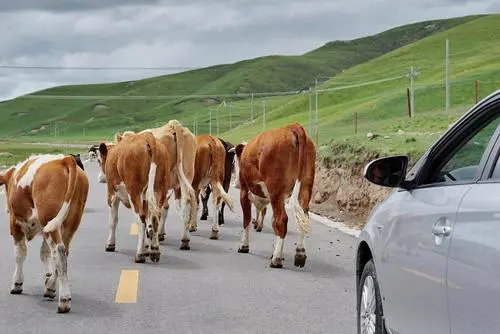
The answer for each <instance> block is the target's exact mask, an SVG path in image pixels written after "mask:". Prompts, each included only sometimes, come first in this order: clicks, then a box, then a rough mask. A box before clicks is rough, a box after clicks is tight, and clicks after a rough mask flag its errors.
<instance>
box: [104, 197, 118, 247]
mask: <svg viewBox="0 0 500 334" xmlns="http://www.w3.org/2000/svg"><path fill="white" fill-rule="evenodd" d="M119 205H120V200H119V199H118V197H117V196H116V195H115V196H114V197H113V199H112V200H111V203H110V206H109V235H108V240H107V241H106V252H114V251H115V247H116V226H117V225H118V207H119Z"/></svg>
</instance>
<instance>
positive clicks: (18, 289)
mask: <svg viewBox="0 0 500 334" xmlns="http://www.w3.org/2000/svg"><path fill="white" fill-rule="evenodd" d="M21 293H23V283H14V287H13V288H12V289H11V290H10V294H11V295H20V294H21Z"/></svg>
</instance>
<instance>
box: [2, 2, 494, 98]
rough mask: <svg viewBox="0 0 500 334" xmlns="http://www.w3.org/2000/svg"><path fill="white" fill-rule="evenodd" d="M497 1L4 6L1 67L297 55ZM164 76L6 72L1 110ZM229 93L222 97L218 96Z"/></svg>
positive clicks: (483, 8)
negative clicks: (26, 99) (62, 91)
mask: <svg viewBox="0 0 500 334" xmlns="http://www.w3.org/2000/svg"><path fill="white" fill-rule="evenodd" d="M499 3H500V1H499V0H483V1H482V0H475V1H474V0H471V1H468V0H354V1H353V0H336V1H333V0H301V1H298V0H253V1H251V0H169V1H160V0H12V1H7V0H5V1H4V0H1V1H0V36H2V37H1V38H0V65H27V66H132V67H136V66H145V67H165V66H189V67H191V66H194V67H198V66H207V65H213V64H219V63H229V62H234V61H238V60H242V59H247V58H253V57H257V56H264V55H269V54H301V53H304V52H307V51H309V50H311V49H313V48H317V47H319V46H321V45H323V44H324V43H325V42H328V41H331V40H338V39H352V38H356V37H361V36H364V35H371V34H375V33H378V32H381V31H383V30H385V29H388V28H391V27H394V26H397V25H402V24H407V23H411V22H417V21H422V20H427V19H436V18H447V17H454V16H464V15H470V14H481V13H491V12H494V11H500V5H499ZM165 73H166V72H165V71H151V70H146V71H125V70H123V71H116V70H115V71H76V70H72V71H70V70H64V71H60V70H59V71H54V70H52V71H45V70H44V71H42V70H17V69H16V70H11V69H9V70H7V69H0V100H3V99H6V98H12V97H15V96H18V95H22V94H25V93H28V92H33V91H36V90H39V89H42V88H47V87H51V86H55V85H60V84H72V83H94V82H109V81H124V80H132V79H138V78H142V77H147V76H153V75H161V74H165ZM221 93H223V92H221Z"/></svg>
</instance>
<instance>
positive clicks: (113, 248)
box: [106, 244, 115, 252]
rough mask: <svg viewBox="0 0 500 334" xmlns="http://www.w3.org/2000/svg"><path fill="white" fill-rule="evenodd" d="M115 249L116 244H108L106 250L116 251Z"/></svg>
mask: <svg viewBox="0 0 500 334" xmlns="http://www.w3.org/2000/svg"><path fill="white" fill-rule="evenodd" d="M114 251H115V245H114V244H113V245H106V252H114Z"/></svg>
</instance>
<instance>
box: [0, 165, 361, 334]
mask: <svg viewBox="0 0 500 334" xmlns="http://www.w3.org/2000/svg"><path fill="white" fill-rule="evenodd" d="M86 172H87V174H88V175H89V180H90V193H89V198H88V202H87V206H86V210H85V213H84V216H83V221H82V223H81V225H80V228H79V230H78V231H77V233H76V235H75V237H74V239H73V243H72V245H71V249H70V256H69V263H68V267H69V268H68V275H69V279H70V287H71V291H72V309H71V312H70V313H67V314H57V313H56V310H57V301H47V300H44V299H43V282H44V275H43V266H42V262H41V261H40V255H39V254H40V246H41V238H40V237H37V238H35V239H34V240H32V241H31V242H30V243H29V244H28V257H27V259H26V261H25V265H24V291H23V294H21V295H11V294H10V293H9V291H10V284H11V278H12V274H13V271H14V263H15V259H14V249H13V241H12V238H11V236H10V233H9V226H8V225H9V224H8V220H7V215H6V213H5V197H4V196H1V199H0V210H1V211H0V221H1V222H2V223H1V224H0V251H1V254H3V260H2V261H0V333H2V334H7V333H21V332H22V333H44V334H47V333H71V334H77V333H101V334H105V333H135V334H138V333H175V334H179V333H287V334H292V333H354V332H355V331H356V327H355V289H354V285H355V283H354V282H355V276H354V261H353V259H354V244H355V238H354V237H352V236H349V235H346V234H342V233H340V232H338V231H337V230H335V229H333V228H330V227H327V226H325V225H323V224H320V223H318V222H313V229H312V233H311V234H310V235H309V237H308V238H307V239H306V249H307V256H308V257H307V263H306V266H305V267H304V268H296V267H294V265H293V256H294V252H295V247H294V243H295V242H296V241H297V233H296V229H295V224H294V222H293V219H290V222H289V228H288V230H289V233H288V235H287V238H286V240H285V251H284V252H285V261H284V263H283V268H282V269H272V268H270V267H269V266H268V263H269V256H270V255H271V253H272V240H273V231H272V228H271V222H270V216H271V214H272V210H268V214H267V216H266V220H265V227H264V230H263V231H262V232H261V233H257V232H255V231H254V230H252V232H251V234H250V253H249V254H239V253H237V249H238V244H239V241H240V235H241V232H242V228H241V208H240V206H239V195H238V192H237V190H235V189H231V191H230V194H231V195H232V196H233V198H234V199H235V203H236V204H237V207H236V213H235V214H233V213H231V212H230V211H229V210H228V209H227V208H226V211H225V212H226V224H225V225H222V226H221V232H220V239H219V240H210V239H209V235H210V219H211V217H209V218H208V219H209V220H208V221H200V222H199V224H198V231H197V232H194V233H193V234H192V237H191V250H190V251H181V250H179V245H180V231H181V220H180V216H179V214H178V213H177V212H176V210H175V205H171V210H170V213H169V216H168V220H167V240H166V241H165V242H163V245H162V246H161V252H162V253H161V258H160V262H159V263H151V262H150V261H149V259H148V262H147V263H146V264H135V263H134V261H133V260H134V254H135V249H136V245H137V238H136V237H135V236H133V235H131V234H130V233H131V225H132V224H133V223H134V216H133V215H132V212H131V211H129V210H127V209H126V208H124V207H123V206H120V211H119V219H120V221H119V224H118V228H117V245H116V247H117V249H116V252H114V253H108V252H105V251H104V246H105V242H106V238H107V235H108V208H107V205H106V200H105V185H104V184H99V183H97V181H96V180H97V177H96V175H97V166H96V165H95V163H90V164H87V165H86ZM172 204H173V203H172ZM200 212H201V210H200Z"/></svg>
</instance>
